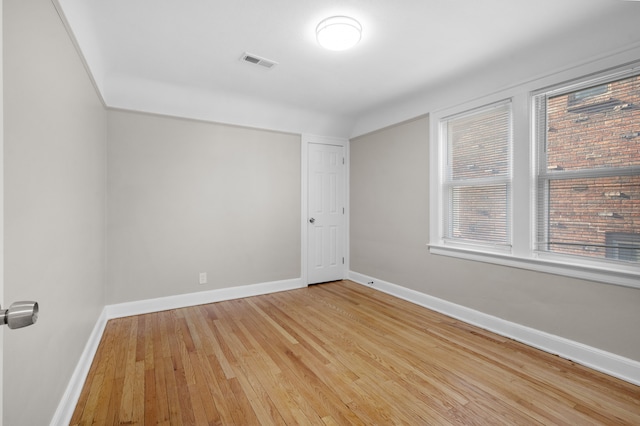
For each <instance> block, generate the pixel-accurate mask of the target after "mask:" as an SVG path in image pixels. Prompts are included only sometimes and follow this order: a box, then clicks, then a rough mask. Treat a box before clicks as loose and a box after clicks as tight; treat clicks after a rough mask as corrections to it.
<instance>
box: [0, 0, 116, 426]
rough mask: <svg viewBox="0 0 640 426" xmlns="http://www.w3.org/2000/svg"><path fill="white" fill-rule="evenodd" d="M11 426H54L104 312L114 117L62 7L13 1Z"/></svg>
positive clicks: (9, 93)
mask: <svg viewBox="0 0 640 426" xmlns="http://www.w3.org/2000/svg"><path fill="white" fill-rule="evenodd" d="M3 7H4V9H3V12H4V21H3V26H4V57H3V62H4V124H5V126H4V161H5V162H4V173H5V175H4V178H5V181H4V184H5V186H4V191H5V192H4V196H5V200H4V201H5V222H4V229H5V240H4V243H5V257H4V261H5V275H4V278H5V292H4V297H3V302H4V303H5V304H9V303H11V302H14V301H17V300H29V299H33V300H37V301H39V302H40V307H41V315H40V320H39V321H38V323H37V324H35V325H34V326H32V327H29V328H25V329H22V330H5V331H4V333H5V335H4V336H5V341H4V351H3V355H4V357H3V361H4V384H3V385H4V392H3V397H4V424H5V425H45V424H48V423H49V422H50V421H51V418H52V416H53V414H54V412H55V410H56V408H57V405H58V403H59V401H60V399H61V397H62V395H63V393H64V391H65V389H66V386H67V383H68V381H69V379H70V377H71V374H72V372H73V370H74V368H75V366H76V364H77V362H78V360H79V357H80V354H81V352H82V350H83V348H84V346H85V344H86V343H87V339H88V337H89V334H90V332H91V330H92V329H93V327H94V325H95V323H96V321H97V319H98V317H99V315H100V313H101V311H102V308H103V306H104V279H103V277H104V255H105V251H104V242H105V237H104V225H105V215H104V211H105V184H106V182H105V171H106V165H105V161H106V112H105V110H104V108H103V105H102V103H101V101H100V99H99V97H98V96H97V94H96V91H95V89H94V87H93V85H92V83H91V81H90V79H89V77H88V74H87V72H86V71H85V68H84V66H83V64H82V62H81V60H80V58H79V56H78V54H77V52H76V50H75V48H74V46H73V44H72V42H71V40H70V38H69V36H68V35H67V33H66V31H65V28H64V25H63V24H62V22H61V21H60V18H59V17H58V15H57V13H56V11H55V9H54V7H53V5H52V3H51V1H50V0H28V1H25V0H4V1H3Z"/></svg>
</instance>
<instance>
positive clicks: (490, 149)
mask: <svg viewBox="0 0 640 426" xmlns="http://www.w3.org/2000/svg"><path fill="white" fill-rule="evenodd" d="M441 132H442V136H443V141H445V143H446V146H445V147H444V149H445V150H446V156H447V161H446V166H445V170H444V176H445V177H444V182H443V196H444V202H443V209H444V210H443V212H442V215H443V218H444V221H443V236H444V239H445V240H446V241H448V242H456V241H458V242H465V243H470V244H485V245H491V246H496V247H499V246H509V245H510V244H511V235H510V220H509V211H510V209H509V204H510V196H509V194H510V191H511V185H510V176H511V165H510V148H511V133H512V132H511V104H510V102H501V103H499V104H495V105H491V106H488V107H483V108H480V109H475V110H472V111H468V112H464V113H462V114H458V115H455V116H452V117H447V118H445V119H443V120H442V122H441Z"/></svg>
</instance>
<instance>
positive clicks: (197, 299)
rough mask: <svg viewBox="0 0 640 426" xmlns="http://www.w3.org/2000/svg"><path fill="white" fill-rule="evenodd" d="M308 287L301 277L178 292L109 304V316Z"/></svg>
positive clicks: (114, 316)
mask: <svg viewBox="0 0 640 426" xmlns="http://www.w3.org/2000/svg"><path fill="white" fill-rule="evenodd" d="M302 287H306V284H304V285H303V284H302V280H301V279H299V278H295V279H291V280H284V281H272V282H267V283H260V284H249V285H243V286H238V287H227V288H220V289H216V290H208V291H200V292H197V293H187V294H177V295H175V296H167V297H159V298H156V299H147V300H138V301H135V302H126V303H118V304H115V305H107V306H106V308H105V309H106V310H107V318H108V319H113V318H122V317H128V316H131V315H142V314H148V313H151V312H160V311H166V310H169V309H179V308H184V307H187V306H196V305H204V304H206V303H215V302H222V301H224V300H232V299H240V298H243V297H250V296H259V295H261V294H269V293H276V292H279V291H286V290H293V289H296V288H302Z"/></svg>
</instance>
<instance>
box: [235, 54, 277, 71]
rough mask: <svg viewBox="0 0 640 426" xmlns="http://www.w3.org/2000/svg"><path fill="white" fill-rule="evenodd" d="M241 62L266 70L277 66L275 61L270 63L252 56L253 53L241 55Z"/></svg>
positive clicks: (267, 60) (268, 60)
mask: <svg viewBox="0 0 640 426" xmlns="http://www.w3.org/2000/svg"><path fill="white" fill-rule="evenodd" d="M241 59H242V60H243V61H245V62H248V63H250V64H254V65H260V66H261V67H265V68H267V69H271V68H273V67H274V66H276V65H278V63H277V62H276V61H272V60H270V59H266V58H262V57H260V56H258V55H254V54H253V53H247V52H245V53H243V54H242V58H241Z"/></svg>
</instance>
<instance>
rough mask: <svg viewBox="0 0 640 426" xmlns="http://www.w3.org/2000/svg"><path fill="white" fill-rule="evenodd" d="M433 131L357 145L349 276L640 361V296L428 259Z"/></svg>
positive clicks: (392, 131)
mask: <svg viewBox="0 0 640 426" xmlns="http://www.w3.org/2000/svg"><path fill="white" fill-rule="evenodd" d="M428 127H429V122H428V118H427V117H422V118H419V119H416V120H412V121H409V122H405V123H401V124H398V125H396V126H392V127H389V128H386V129H383V130H380V131H377V132H374V133H371V134H368V135H364V136H362V137H358V138H355V139H353V140H352V141H351V170H350V173H351V176H350V185H351V188H350V192H351V200H350V201H351V216H350V223H351V225H350V226H351V235H350V239H351V253H350V254H351V265H350V267H351V270H352V271H354V272H359V273H361V274H365V275H368V276H371V277H375V278H378V279H381V280H384V281H388V282H391V283H393V284H397V285H400V286H403V287H407V288H410V289H412V290H416V291H419V292H422V293H425V294H428V295H431V296H435V297H438V298H441V299H444V300H447V301H450V302H453V303H457V304H460V305H463V306H466V307H469V308H472V309H476V310H478V311H481V312H484V313H487V314H490V315H494V316H497V317H499V318H503V319H506V320H508V321H512V322H515V323H519V324H522V325H525V326H529V327H533V328H536V329H538V330H542V331H546V332H548V333H552V334H555V335H558V336H562V337H565V338H568V339H571V340H574V341H577V342H581V343H584V344H587V345H589V346H593V347H596V348H599V349H603V350H605V351H609V352H612V353H615V354H618V355H622V356H625V357H628V358H630V359H634V360H637V361H640V339H638V330H639V329H640V309H639V308H638V307H639V306H640V290H638V289H631V288H625V287H620V286H615V285H610V284H601V283H596V282H590V281H582V280H578V279H572V278H566V277H560V276H556V275H551V274H545V273H539V272H533V271H527V270H521V269H515V268H510V267H505V266H499V265H491V264H485V263H480V262H474V261H468V260H462V259H456V258H452V257H445V256H436V255H431V254H429V251H428V249H427V247H426V244H427V242H428V241H429V211H430V208H432V207H431V206H429V204H428V200H429V149H428V145H429V140H428V138H429V136H428V134H429V133H428Z"/></svg>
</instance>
